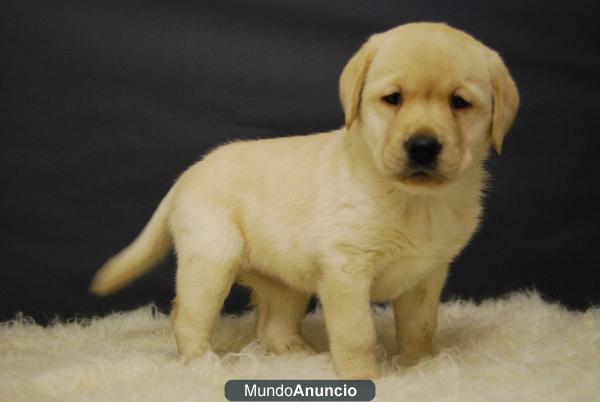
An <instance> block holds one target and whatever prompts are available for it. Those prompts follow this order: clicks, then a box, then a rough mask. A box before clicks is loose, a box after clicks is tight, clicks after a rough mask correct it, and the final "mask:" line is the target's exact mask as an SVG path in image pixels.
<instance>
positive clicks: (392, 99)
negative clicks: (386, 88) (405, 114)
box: [381, 92, 402, 105]
mask: <svg viewBox="0 0 600 402" xmlns="http://www.w3.org/2000/svg"><path fill="white" fill-rule="evenodd" d="M381 99H382V100H383V101H384V102H385V103H387V104H389V105H399V104H400V102H402V95H400V92H394V93H393V94H389V95H386V96H384V97H383V98H381Z"/></svg>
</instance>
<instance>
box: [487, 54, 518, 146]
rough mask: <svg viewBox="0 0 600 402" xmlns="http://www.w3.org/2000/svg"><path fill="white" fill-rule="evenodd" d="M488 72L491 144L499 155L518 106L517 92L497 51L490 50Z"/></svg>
mask: <svg viewBox="0 0 600 402" xmlns="http://www.w3.org/2000/svg"><path fill="white" fill-rule="evenodd" d="M490 74H491V79H492V89H493V92H494V106H493V117H492V130H491V131H492V144H493V146H494V149H495V150H496V152H497V153H498V155H500V152H501V151H502V141H503V140H504V136H506V133H507V132H508V130H509V129H510V126H512V123H513V121H514V120H515V116H516V115H517V109H518V108H519V92H518V90H517V86H516V85H515V82H514V81H513V79H512V77H511V75H510V73H509V72H508V69H507V68H506V65H505V64H504V62H503V61H502V58H501V57H500V55H498V53H496V52H494V51H491V56H490Z"/></svg>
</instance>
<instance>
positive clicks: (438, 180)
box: [396, 168, 446, 185]
mask: <svg viewBox="0 0 600 402" xmlns="http://www.w3.org/2000/svg"><path fill="white" fill-rule="evenodd" d="M396 177H397V178H398V180H400V181H402V182H404V183H408V184H417V185H419V184H423V185H438V184H443V183H444V182H445V181H446V178H445V177H444V176H443V175H442V174H440V172H438V171H437V170H435V169H428V168H411V169H406V170H404V171H403V172H401V173H399V174H397V175H396Z"/></svg>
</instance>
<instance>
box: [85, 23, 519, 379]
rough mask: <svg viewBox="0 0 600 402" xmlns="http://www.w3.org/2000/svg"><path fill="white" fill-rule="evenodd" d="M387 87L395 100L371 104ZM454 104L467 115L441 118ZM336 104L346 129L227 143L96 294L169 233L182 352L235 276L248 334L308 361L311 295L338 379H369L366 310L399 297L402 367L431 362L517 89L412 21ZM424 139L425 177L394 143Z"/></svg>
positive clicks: (356, 67)
mask: <svg viewBox="0 0 600 402" xmlns="http://www.w3.org/2000/svg"><path fill="white" fill-rule="evenodd" d="M391 92H399V93H401V94H402V103H401V104H400V105H397V106H394V105H390V104H387V103H385V102H382V97H384V96H386V95H388V94H389V93H391ZM453 95H459V96H461V97H463V98H465V99H467V100H468V101H469V103H470V104H471V105H472V106H471V107H469V108H468V109H465V110H462V109H461V110H454V109H452V107H451V106H450V99H451V97H452V96H453ZM340 97H341V101H342V106H343V108H344V111H345V113H346V120H345V127H344V128H341V129H339V130H336V131H333V132H328V133H321V134H314V135H308V136H297V137H287V138H279V139H267V140H258V141H240V142H236V143H232V144H228V145H225V146H222V147H220V148H218V149H217V150H215V151H213V152H211V153H210V154H208V155H207V156H206V157H205V158H204V159H203V160H202V161H200V162H198V163H196V164H195V165H193V166H192V167H191V168H189V169H188V170H187V171H186V172H185V173H184V174H183V175H182V176H181V178H180V179H179V180H178V181H177V183H176V184H175V185H174V187H173V188H172V190H171V191H170V192H169V195H168V196H167V197H166V198H165V201H163V203H162V204H161V206H160V208H159V209H158V211H157V213H156V214H155V216H154V217H153V218H152V220H151V221H150V222H149V224H148V226H147V228H146V229H145V230H144V232H142V234H141V235H140V237H139V238H138V239H137V240H136V241H135V242H134V243H133V244H132V245H131V246H130V247H129V248H127V249H126V251H125V252H123V253H122V254H119V255H118V256H117V257H116V258H113V259H112V260H110V261H109V263H107V265H106V266H105V267H103V268H102V269H101V270H100V271H99V273H98V274H97V276H96V278H95V279H94V281H93V284H92V290H93V291H94V292H96V293H98V294H107V293H110V292H112V291H114V290H116V289H118V288H120V287H122V286H123V285H125V284H126V282H128V281H130V280H132V279H134V277H135V276H137V275H140V274H141V273H142V272H143V271H144V270H145V269H147V268H148V267H149V266H150V265H151V263H152V262H154V261H155V260H156V259H157V258H158V257H160V256H161V255H162V254H163V252H162V251H163V249H164V247H162V245H164V241H163V240H164V238H165V237H166V236H167V234H166V232H167V227H168V233H169V234H170V235H169V236H170V238H171V240H172V242H173V243H174V245H175V249H176V253H177V259H178V270H177V289H176V290H177V296H176V302H175V306H176V309H175V310H176V313H174V314H173V327H174V331H175V336H176V339H177V344H178V349H179V352H180V353H181V354H182V355H183V356H185V357H195V356H200V355H202V354H203V353H204V352H206V351H207V350H209V349H210V336H211V332H212V329H213V326H214V322H215V320H216V319H217V317H218V313H219V310H220V308H221V306H222V303H223V300H224V298H225V297H226V295H227V292H228V291H229V289H230V287H231V285H232V283H233V282H234V281H236V280H237V281H240V282H241V283H244V284H246V285H248V286H250V287H251V288H252V289H253V291H254V292H255V295H256V302H257V312H258V325H257V335H258V336H259V338H261V339H262V340H263V341H264V342H265V344H266V345H267V346H268V347H269V348H270V349H272V350H274V351H276V352H284V351H287V350H302V351H308V352H310V351H311V349H310V347H309V346H308V345H307V344H306V342H305V341H304V340H303V339H302V337H301V336H300V333H299V322H300V320H301V319H302V316H303V311H304V308H305V305H306V302H307V300H308V296H309V295H311V294H315V293H316V294H317V295H318V296H319V297H320V300H321V303H322V304H323V310H324V314H325V320H326V325H327V330H328V333H329V338H330V347H331V351H332V355H333V358H334V362H335V365H336V368H337V371H338V373H339V375H340V376H342V377H346V378H373V377H376V376H378V375H379V367H378V364H377V362H376V359H375V342H376V336H375V329H374V326H373V322H372V317H371V313H370V306H369V302H370V301H393V302H394V307H395V311H396V315H395V317H396V321H397V324H396V328H397V331H398V334H397V337H398V342H399V346H400V355H399V357H398V359H399V360H400V361H401V362H403V363H406V364H411V363H414V362H416V361H418V359H420V358H421V357H423V356H425V355H427V354H429V353H431V338H432V336H433V334H434V332H435V328H436V316H437V306H438V302H439V295H440V292H441V289H442V286H443V284H444V280H445V277H446V272H447V269H448V265H449V264H450V263H451V262H452V260H453V259H454V258H455V257H456V255H457V254H458V253H459V252H460V251H461V249H462V248H463V247H464V246H465V245H466V243H467V242H468V240H469V239H470V237H471V236H472V234H473V232H474V230H475V229H476V227H477V225H478V221H479V217H480V214H481V202H480V198H481V190H482V185H483V180H484V178H485V173H484V170H483V167H482V164H483V161H484V160H485V158H486V157H487V153H488V149H489V147H490V145H491V144H492V143H493V144H494V146H495V147H496V149H497V150H498V152H499V151H500V147H501V144H502V140H503V138H504V135H505V134H506V131H507V130H508V129H509V127H510V125H511V123H512V121H513V119H514V116H515V113H516V110H517V107H518V93H517V90H516V86H515V85H514V82H513V81H512V79H511V77H510V75H509V73H508V70H507V69H506V67H505V66H504V65H503V63H502V61H501V59H500V58H499V56H498V55H497V54H496V53H495V52H493V51H492V50H490V49H488V48H487V47H485V46H484V45H482V44H481V43H480V42H478V41H477V40H475V39H473V38H472V37H471V36H469V35H467V34H465V33H463V32H461V31H458V30H455V29H453V28H450V27H448V26H446V25H443V24H429V23H418V24H407V25H403V26H400V27H398V28H395V29H392V30H390V31H387V32H384V33H382V34H378V35H374V36H373V37H372V38H371V39H370V40H369V41H368V42H367V43H366V44H365V45H364V46H363V47H362V48H361V49H360V50H359V52H358V53H357V54H356V55H355V56H354V57H353V58H352V59H351V60H350V61H349V63H348V65H347V66H346V68H345V69H344V72H343V73H342V75H341V79H340ZM422 131H425V132H428V133H435V135H436V136H437V138H438V140H439V141H440V143H441V144H442V145H443V151H442V152H441V154H440V156H439V161H438V166H437V171H436V174H435V175H434V176H432V177H430V178H429V179H427V180H421V179H419V180H417V179H415V177H414V176H411V175H408V174H406V173H405V169H406V166H407V164H408V162H407V156H406V152H404V148H403V144H404V143H405V142H406V140H407V139H408V137H409V136H410V135H413V134H414V133H415V132H422ZM152 245H158V249H159V251H160V252H156V251H153V250H152V247H150V246H152Z"/></svg>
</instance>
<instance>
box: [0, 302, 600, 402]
mask: <svg viewBox="0 0 600 402" xmlns="http://www.w3.org/2000/svg"><path fill="white" fill-rule="evenodd" d="M374 317H375V323H376V325H377V332H378V336H379V345H380V347H379V359H380V362H381V364H382V366H383V367H384V373H385V374H384V377H382V378H380V379H378V380H376V381H375V383H376V386H377V394H376V397H375V400H376V401H461V402H465V401H544V402H548V401H597V400H600V396H599V395H600V309H598V308H593V309H589V310H588V311H586V312H572V311H567V310H566V309H564V308H563V307H561V306H559V305H555V304H549V303H547V302H545V301H543V300H542V299H541V298H540V297H539V295H537V294H536V293H515V294H512V295H509V296H507V297H506V298H503V299H499V300H489V301H486V302H484V303H481V304H475V303H471V302H465V301H454V302H449V303H445V304H444V305H443V306H442V307H441V309H440V321H439V329H438V333H437V335H436V338H435V341H434V345H435V347H436V349H437V354H436V356H435V357H433V358H430V359H427V360H424V361H422V362H421V363H419V364H418V365H416V366H414V367H410V368H404V367H393V365H392V364H391V355H393V354H394V353H395V352H396V347H395V344H394V343H395V342H394V324H393V314H392V311H391V309H389V308H385V309H376V310H375V311H374ZM302 332H303V334H304V336H305V338H306V339H307V340H308V342H309V343H310V344H311V345H312V346H313V347H315V349H316V350H317V351H319V352H320V353H319V354H318V355H316V356H304V355H272V354H269V353H266V352H265V350H264V349H263V348H262V347H261V345H260V344H259V343H258V342H257V341H255V340H254V314H253V313H249V314H245V315H242V316H227V317H223V318H222V319H221V321H220V323H219V324H218V327H217V328H216V331H215V334H214V347H215V353H210V354H207V355H205V356H204V357H203V358H201V359H198V360H195V361H193V362H191V363H189V364H183V363H182V362H181V361H179V360H178V359H177V358H176V355H175V341H174V339H173V336H172V332H171V329H170V326H169V320H168V317H167V316H165V315H164V314H161V313H159V312H157V311H156V309H155V308H154V307H152V306H147V307H144V308H141V309H138V310H135V311H131V312H126V313H115V314H111V315H109V316H107V317H104V318H94V319H91V320H79V321H77V322H67V323H55V324H53V325H51V326H49V327H47V328H44V327H41V326H39V325H36V324H35V323H34V322H32V321H31V320H29V319H27V318H23V317H17V318H16V319H15V320H12V321H10V322H6V323H3V324H0V400H8V401H52V400H60V401H79V400H86V401H88V400H89V401H96V400H97V401H108V400H110V401H201V402H212V401H221V400H224V396H223V384H224V383H225V382H226V381H227V380H229V379H271V378H273V379H302V378H318V379H324V378H335V377H334V373H333V367H332V362H331V356H330V354H329V353H328V352H327V336H326V333H325V327H324V323H323V316H322V314H321V312H320V311H317V312H316V313H314V314H311V315H309V316H308V317H307V318H306V319H305V321H304V324H303V327H302Z"/></svg>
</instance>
